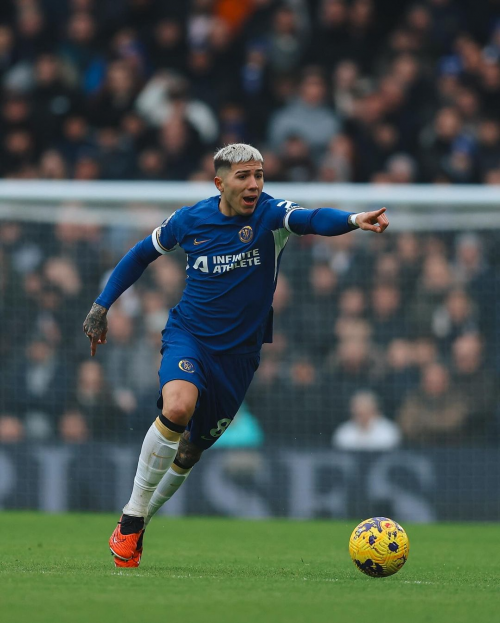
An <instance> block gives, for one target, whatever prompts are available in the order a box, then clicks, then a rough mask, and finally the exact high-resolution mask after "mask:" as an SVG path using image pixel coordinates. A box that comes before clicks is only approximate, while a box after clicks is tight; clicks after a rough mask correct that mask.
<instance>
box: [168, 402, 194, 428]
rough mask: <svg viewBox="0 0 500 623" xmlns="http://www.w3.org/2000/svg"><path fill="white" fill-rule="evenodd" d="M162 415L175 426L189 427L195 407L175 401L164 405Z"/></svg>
mask: <svg viewBox="0 0 500 623" xmlns="http://www.w3.org/2000/svg"><path fill="white" fill-rule="evenodd" d="M162 415H163V416H164V417H166V418H167V419H168V420H170V421H171V422H173V423H174V424H178V425H179V426H187V424H188V423H189V420H190V419H191V416H192V415H193V407H192V405H190V404H189V403H188V402H185V401H182V400H174V401H171V402H169V403H168V404H164V405H163V409H162Z"/></svg>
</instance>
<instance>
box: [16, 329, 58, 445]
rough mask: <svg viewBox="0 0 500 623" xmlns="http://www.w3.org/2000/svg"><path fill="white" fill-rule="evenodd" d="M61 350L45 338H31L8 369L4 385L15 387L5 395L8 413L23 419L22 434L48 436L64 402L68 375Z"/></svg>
mask: <svg viewBox="0 0 500 623" xmlns="http://www.w3.org/2000/svg"><path fill="white" fill-rule="evenodd" d="M69 372H70V371H69V370H68V367H67V365H66V363H65V362H63V360H62V357H61V353H60V352H58V351H57V350H56V349H54V347H53V346H52V345H51V343H49V341H47V340H45V339H43V338H38V337H35V338H34V339H32V340H31V341H30V342H29V344H28V346H27V347H26V349H25V352H24V357H23V358H22V359H21V360H20V361H18V362H17V364H16V365H15V366H14V367H13V369H12V370H11V374H10V375H9V376H10V379H9V384H8V386H9V387H11V388H15V391H13V392H10V394H9V396H8V398H7V405H10V409H11V412H12V413H14V414H16V415H17V416H18V417H19V418H20V419H21V421H22V422H23V425H24V428H25V431H26V436H27V437H29V438H31V439H38V440H47V439H50V438H51V437H52V436H53V435H54V432H55V430H56V423H57V418H58V416H59V415H60V413H61V410H62V408H63V405H64V404H65V402H66V399H67V394H68V390H69V383H70V375H69Z"/></svg>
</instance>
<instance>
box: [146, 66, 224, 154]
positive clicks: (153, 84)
mask: <svg viewBox="0 0 500 623" xmlns="http://www.w3.org/2000/svg"><path fill="white" fill-rule="evenodd" d="M136 106H137V110H138V111H139V113H140V114H141V116H142V117H143V118H144V119H146V121H147V122H148V123H150V124H152V125H153V126H162V125H163V124H164V123H166V122H168V120H169V119H171V118H172V117H175V116H176V115H177V117H178V116H179V115H180V116H181V117H185V118H186V120H187V121H188V122H189V123H190V124H191V125H192V127H193V128H194V129H195V130H197V132H198V133H199V136H200V138H201V140H202V141H203V142H204V143H205V144H212V143H213V142H214V141H215V140H216V138H217V135H218V131H219V128H218V124H217V119H216V117H215V115H214V113H213V112H212V110H211V109H210V107H209V106H207V105H206V104H205V103H203V102H202V101H200V100H196V99H192V98H191V97H190V96H189V83H188V82H187V80H185V79H184V78H181V77H179V76H176V75H174V74H172V73H171V72H169V73H165V72H158V73H156V74H154V75H153V77H152V78H151V79H150V80H149V82H148V83H147V84H146V86H145V87H144V89H143V90H142V91H141V93H140V94H139V97H138V98H137V102H136Z"/></svg>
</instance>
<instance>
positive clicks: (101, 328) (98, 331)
mask: <svg viewBox="0 0 500 623" xmlns="http://www.w3.org/2000/svg"><path fill="white" fill-rule="evenodd" d="M107 313H108V310H107V309H106V308H105V307H103V306H102V305H98V304H97V303H94V304H93V305H92V307H91V309H90V311H89V313H88V314H87V317H86V318H85V322H84V323H83V332H84V333H85V335H88V336H89V337H94V338H99V337H101V335H102V334H103V333H105V332H106V331H107V329H108V319H107V317H106V315H107Z"/></svg>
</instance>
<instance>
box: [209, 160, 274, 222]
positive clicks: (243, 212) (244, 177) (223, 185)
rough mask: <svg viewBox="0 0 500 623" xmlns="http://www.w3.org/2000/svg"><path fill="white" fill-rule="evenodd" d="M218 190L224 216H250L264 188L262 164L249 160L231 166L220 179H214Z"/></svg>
mask: <svg viewBox="0 0 500 623" xmlns="http://www.w3.org/2000/svg"><path fill="white" fill-rule="evenodd" d="M215 185H216V186H217V188H218V189H219V190H220V193H221V200H220V211H221V212H222V213H223V214H225V215H226V216H251V215H252V214H253V213H254V210H255V208H256V207H257V201H258V200H259V197H260V194H261V192H262V188H263V186H264V171H263V169H262V162H257V161H256V160H251V161H250V162H244V163H239V164H233V165H231V170H230V171H225V172H224V173H223V175H222V176H221V177H216V178H215Z"/></svg>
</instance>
